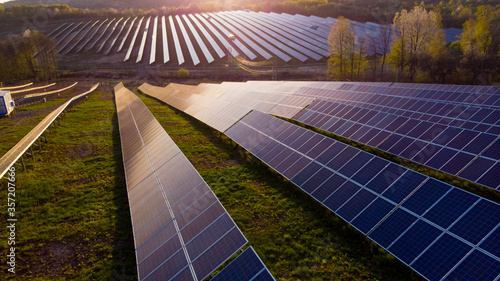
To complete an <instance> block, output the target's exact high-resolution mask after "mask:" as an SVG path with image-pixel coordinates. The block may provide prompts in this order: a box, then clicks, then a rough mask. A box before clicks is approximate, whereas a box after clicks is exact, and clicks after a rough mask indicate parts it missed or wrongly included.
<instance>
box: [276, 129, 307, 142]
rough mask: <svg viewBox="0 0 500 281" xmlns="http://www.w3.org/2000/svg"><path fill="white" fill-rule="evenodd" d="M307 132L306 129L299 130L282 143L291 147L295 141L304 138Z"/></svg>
mask: <svg viewBox="0 0 500 281" xmlns="http://www.w3.org/2000/svg"><path fill="white" fill-rule="evenodd" d="M306 131H307V130H306V129H304V128H298V129H297V130H296V131H294V132H293V133H291V134H290V135H289V136H288V137H287V138H286V139H284V140H283V141H281V142H282V143H284V144H286V145H290V144H291V143H293V142H294V141H295V140H297V139H298V138H299V137H300V136H302V135H303V134H304V133H305V132H306Z"/></svg>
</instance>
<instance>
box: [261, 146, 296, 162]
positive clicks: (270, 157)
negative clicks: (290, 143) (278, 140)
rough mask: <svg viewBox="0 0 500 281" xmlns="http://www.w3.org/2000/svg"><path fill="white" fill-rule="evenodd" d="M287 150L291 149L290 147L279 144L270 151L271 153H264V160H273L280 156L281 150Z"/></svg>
mask: <svg viewBox="0 0 500 281" xmlns="http://www.w3.org/2000/svg"><path fill="white" fill-rule="evenodd" d="M285 150H290V149H289V148H287V147H286V146H284V145H282V144H279V145H278V146H276V147H275V148H274V149H273V150H271V151H269V153H267V154H265V155H263V156H262V157H261V159H262V161H264V162H266V163H269V162H270V161H271V160H273V159H274V158H275V157H276V156H278V155H279V154H280V153H281V152H283V151H285Z"/></svg>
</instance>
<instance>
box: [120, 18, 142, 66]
mask: <svg viewBox="0 0 500 281" xmlns="http://www.w3.org/2000/svg"><path fill="white" fill-rule="evenodd" d="M143 20H144V17H142V18H141V19H140V20H139V23H138V24H137V27H136V28H135V32H134V36H132V41H130V45H129V47H128V51H127V54H126V55H125V58H124V59H123V61H128V60H129V59H130V55H132V50H133V49H134V45H135V40H137V35H139V30H140V29H141V25H142V21H143ZM123 40H125V38H124V39H123Z"/></svg>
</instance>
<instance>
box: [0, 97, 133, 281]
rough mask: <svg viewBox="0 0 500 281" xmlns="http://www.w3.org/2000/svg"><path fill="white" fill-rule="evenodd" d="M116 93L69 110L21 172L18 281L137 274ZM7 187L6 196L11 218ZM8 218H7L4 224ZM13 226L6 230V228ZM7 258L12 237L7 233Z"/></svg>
mask: <svg viewBox="0 0 500 281" xmlns="http://www.w3.org/2000/svg"><path fill="white" fill-rule="evenodd" d="M117 128H118V124H117V117H116V112H115V106H114V102H113V96H112V95H111V94H110V93H101V92H97V93H95V94H93V95H92V97H91V98H90V100H89V101H87V102H84V103H82V104H81V105H78V106H76V107H74V108H73V109H72V110H70V111H69V112H67V114H66V115H65V117H64V118H63V119H62V120H61V125H60V126H57V127H56V128H55V130H53V132H52V133H51V134H48V135H47V143H43V142H42V147H43V151H42V152H41V153H37V152H35V161H31V159H29V160H27V161H26V162H27V170H26V171H20V170H19V169H18V171H17V178H16V179H17V182H16V186H17V191H16V201H17V202H16V203H17V204H16V205H17V206H16V212H17V213H16V217H17V218H18V222H17V241H16V247H17V250H16V251H17V253H18V260H17V268H16V272H17V274H16V275H8V274H7V275H4V276H6V277H8V278H9V279H12V280H111V279H113V278H119V277H120V276H122V277H123V276H136V269H135V256H134V246H133V236H132V227H131V223H130V214H129V208H128V200H127V193H126V188H125V182H124V172H123V165H122V159H121V150H120V139H119V133H118V130H117ZM5 189H6V187H5V180H3V181H2V192H1V195H0V197H2V198H1V199H0V200H1V202H2V203H1V204H2V205H1V210H2V213H3V217H4V218H6V217H7V214H6V213H5V211H6V210H7V207H6V202H7V199H6V193H7V192H6V190H5ZM5 222H6V220H5V219H2V227H3V226H4V224H5ZM4 229H5V228H4ZM0 235H1V236H0V243H1V244H0V245H1V248H0V249H1V251H0V252H1V254H2V256H4V257H5V256H6V254H7V249H6V247H7V245H6V241H7V239H6V238H7V236H6V235H7V233H6V232H5V231H2V232H1V233H0Z"/></svg>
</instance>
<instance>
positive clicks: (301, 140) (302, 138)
mask: <svg viewBox="0 0 500 281" xmlns="http://www.w3.org/2000/svg"><path fill="white" fill-rule="evenodd" d="M314 135H315V133H314V132H312V131H309V130H306V131H304V132H303V134H302V135H301V136H300V137H298V138H297V139H295V140H293V141H292V142H291V143H290V147H291V148H293V149H298V148H299V147H301V146H303V145H304V144H306V143H307V141H309V140H310V139H311V138H312V137H313V136H314Z"/></svg>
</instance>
